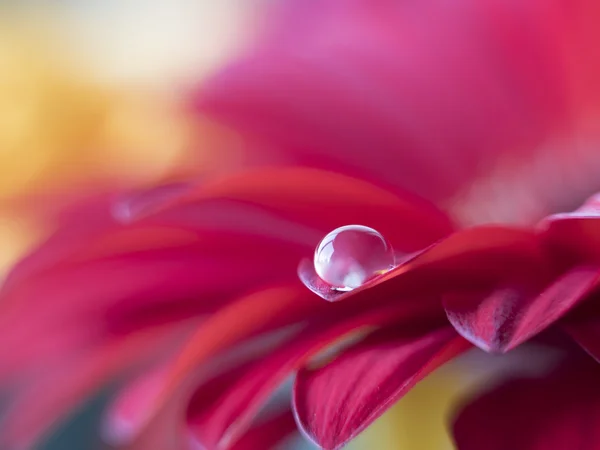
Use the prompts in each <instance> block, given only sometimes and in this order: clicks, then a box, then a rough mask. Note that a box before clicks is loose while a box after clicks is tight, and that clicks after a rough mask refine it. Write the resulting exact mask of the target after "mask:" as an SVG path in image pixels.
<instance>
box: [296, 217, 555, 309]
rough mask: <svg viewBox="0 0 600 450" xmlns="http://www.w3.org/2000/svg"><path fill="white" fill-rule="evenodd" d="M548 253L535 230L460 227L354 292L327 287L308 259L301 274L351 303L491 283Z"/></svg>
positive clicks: (330, 296) (322, 291)
mask: <svg viewBox="0 0 600 450" xmlns="http://www.w3.org/2000/svg"><path fill="white" fill-rule="evenodd" d="M543 256H544V254H543V252H542V249H541V246H540V241H539V238H538V237H537V236H536V235H535V234H534V233H533V232H531V231H527V230H520V229H515V228H508V227H496V226H482V227H475V228H470V229H466V230H463V231H459V232H457V233H454V234H452V235H450V236H449V237H448V238H446V239H444V240H442V241H440V242H438V243H437V244H434V245H432V246H430V247H429V248H427V249H426V250H424V251H422V252H420V253H416V254H414V255H410V256H407V258H406V260H405V262H403V263H402V264H400V265H399V266H398V267H396V268H394V269H393V270H391V271H389V272H387V273H386V274H384V275H381V276H379V277H377V278H375V279H373V280H371V281H369V282H367V283H365V284H364V285H363V286H361V287H359V288H357V289H354V290H352V291H350V292H339V291H333V290H331V289H330V288H328V287H327V286H326V285H325V283H324V282H323V281H322V280H320V279H319V278H318V276H317V274H316V272H315V270H314V267H313V266H312V264H311V262H310V261H309V260H302V261H301V262H300V266H299V268H298V272H299V276H300V279H301V280H302V281H303V282H304V284H305V285H306V286H307V287H308V288H309V289H310V290H312V291H313V292H314V293H316V294H317V295H319V296H321V297H322V298H324V299H325V300H328V301H336V302H337V301H341V300H343V301H344V302H346V301H350V300H351V299H352V300H351V301H359V299H365V298H367V297H368V298H371V299H380V298H388V297H390V296H395V297H398V296H401V295H406V294H408V295H413V293H414V292H418V293H419V294H420V295H426V294H443V293H445V292H448V291H452V290H457V289H473V288H474V287H475V286H484V287H489V286H490V284H491V283H498V282H501V281H503V280H506V279H509V278H511V277H514V276H515V273H522V271H523V270H525V269H529V268H530V267H531V265H532V264H534V266H535V265H543V264H544V259H543ZM433 280H434V281H435V282H432V281H433Z"/></svg>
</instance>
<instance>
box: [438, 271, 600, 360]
mask: <svg viewBox="0 0 600 450" xmlns="http://www.w3.org/2000/svg"><path fill="white" fill-rule="evenodd" d="M533 270H535V269H533ZM528 275H533V274H528ZM532 278H533V277H532ZM530 281H531V282H532V283H535V279H532V280H530ZM599 282H600V268H599V267H576V268H574V269H571V270H569V271H568V272H567V273H565V274H563V275H561V276H560V277H558V278H557V279H556V280H554V281H552V282H551V283H550V284H548V285H546V286H545V287H543V288H542V289H539V288H538V287H537V286H536V285H535V284H533V285H529V286H527V285H526V286H520V285H515V286H506V287H504V288H502V287H500V288H493V289H492V290H491V292H490V291H487V292H486V291H473V292H471V293H458V294H454V295H447V296H446V297H445V300H444V305H445V308H446V313H447V314H448V319H449V320H450V322H451V323H452V325H453V326H454V327H455V328H456V330H457V331H458V332H459V333H460V334H461V335H462V336H463V337H465V338H466V339H468V340H469V341H471V342H472V343H473V344H475V345H477V346H478V347H480V348H481V349H483V350H485V351H488V352H506V351H509V350H512V349H513V348H515V347H516V346H518V345H519V344H521V343H523V342H525V341H527V340H528V339H529V338H531V337H532V336H534V335H536V334H537V333H539V332H540V331H542V330H544V329H545V328H547V327H548V326H549V325H551V324H553V323H554V322H556V321H557V320H559V319H560V318H562V317H563V316H564V315H565V314H566V313H567V312H568V311H570V310H571V309H572V308H573V307H575V306H576V305H577V304H578V303H579V302H581V301H582V300H583V299H584V298H585V296H586V294H588V293H589V292H591V291H592V290H593V289H594V288H595V287H597V286H598V283H599Z"/></svg>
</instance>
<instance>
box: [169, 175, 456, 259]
mask: <svg viewBox="0 0 600 450" xmlns="http://www.w3.org/2000/svg"><path fill="white" fill-rule="evenodd" d="M211 199H212V200H228V201H236V202H242V203H244V204H251V205H255V206H259V207H260V208H264V209H266V210H267V211H268V212H270V213H273V214H274V215H276V216H277V217H280V218H282V219H286V220H289V221H292V222H296V223H299V224H302V225H304V226H307V227H311V228H313V229H317V230H321V231H322V232H328V231H331V230H333V229H334V228H337V227H340V226H343V225H349V224H354V223H359V224H362V225H366V226H370V227H372V228H374V229H376V230H377V231H379V232H380V233H382V234H383V235H384V236H386V238H387V239H389V240H390V241H391V242H392V244H394V245H396V246H397V247H398V249H399V250H402V251H415V250H420V249H422V248H424V247H425V246H426V245H429V244H431V243H433V242H435V241H436V240H438V239H440V238H442V237H444V236H446V235H447V234H448V233H450V232H451V231H452V230H453V225H452V224H451V222H450V220H449V219H448V217H447V216H446V215H445V214H444V213H442V212H441V211H439V210H438V209H437V208H435V207H434V206H433V205H431V204H429V203H428V202H426V201H423V200H422V199H419V198H418V197H416V196H414V195H412V194H409V193H407V192H406V191H400V190H395V191H390V190H388V189H385V186H383V187H382V186H381V185H380V184H379V183H370V182H367V181H365V180H363V179H360V178H354V177H351V176H348V175H344V174H341V173H336V172H330V171H325V170H317V169H309V168H300V167H279V168H268V169H255V170H246V171H243V172H241V173H239V174H236V175H231V176H227V177H225V178H220V179H216V180H213V181H207V182H206V183H203V184H201V185H199V186H198V187H197V188H195V189H193V190H191V191H190V192H188V194H187V195H183V196H181V197H180V198H175V199H174V202H172V203H169V202H167V203H166V205H164V206H163V208H164V209H165V213H167V214H168V212H169V211H168V210H169V209H170V210H172V211H173V213H175V212H176V211H177V210H179V209H180V208H181V207H182V206H183V205H187V206H186V207H187V208H188V209H193V207H194V205H195V204H197V205H201V204H202V202H206V201H207V200H211ZM291 237H292V236H290V238H291Z"/></svg>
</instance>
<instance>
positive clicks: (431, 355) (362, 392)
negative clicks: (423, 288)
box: [293, 325, 470, 450]
mask: <svg viewBox="0 0 600 450" xmlns="http://www.w3.org/2000/svg"><path fill="white" fill-rule="evenodd" d="M407 326H408V331H407V329H404V330H403V329H402V326H399V327H397V328H395V329H386V330H382V331H380V332H376V333H374V334H373V335H371V336H369V337H368V338H367V339H366V340H365V341H363V342H362V343H360V344H358V345H357V346H355V347H351V348H350V349H349V350H347V351H346V352H344V353H342V354H341V355H340V356H338V357H337V358H335V359H334V360H333V362H331V363H329V364H327V365H326V366H324V367H322V368H318V369H306V370H303V371H301V372H300V373H299V374H298V376H297V378H296V383H295V386H294V397H293V401H294V409H295V413H296V416H297V420H298V423H299V425H300V426H301V427H302V429H303V430H304V432H305V433H306V434H307V435H308V437H309V438H310V439H311V440H312V441H314V442H315V443H317V444H318V445H319V446H320V447H322V448H324V449H327V450H333V449H338V448H340V447H342V446H343V445H344V444H345V443H346V442H348V441H349V440H350V439H352V438H353V437H355V436H356V435H357V434H358V433H360V432H361V431H363V430H364V429H365V428H366V427H367V426H368V425H369V424H370V423H371V422H372V421H374V420H375V419H377V418H378V417H379V416H380V415H381V414H383V413H384V412H385V410H387V409H388V408H389V407H390V406H391V405H392V404H393V403H394V402H395V401H397V400H398V399H399V398H401V397H402V395H404V394H405V393H406V392H408V390H409V389H410V388H411V387H412V386H413V385H414V384H415V383H417V382H418V381H419V380H420V379H421V378H423V377H425V376H426V375H427V374H428V373H429V372H431V371H433V370H435V369H436V368H437V367H438V366H440V365H441V364H443V363H445V362H446V361H448V360H449V359H452V358H453V357H455V356H456V355H457V354H459V353H461V352H463V351H465V350H466V349H468V348H469V347H470V344H469V343H468V342H466V341H465V340H464V339H462V338H460V337H457V336H456V334H455V332H454V330H452V329H451V328H446V329H440V330H437V331H434V332H430V333H427V334H420V335H419V336H417V337H415V336H414V335H411V330H410V328H411V327H410V325H407ZM412 332H413V333H414V330H412Z"/></svg>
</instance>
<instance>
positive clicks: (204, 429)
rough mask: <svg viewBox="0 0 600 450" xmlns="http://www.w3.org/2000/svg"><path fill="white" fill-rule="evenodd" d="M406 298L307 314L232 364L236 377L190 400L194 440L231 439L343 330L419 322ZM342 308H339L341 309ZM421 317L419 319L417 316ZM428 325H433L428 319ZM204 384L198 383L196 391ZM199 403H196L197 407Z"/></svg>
mask: <svg viewBox="0 0 600 450" xmlns="http://www.w3.org/2000/svg"><path fill="white" fill-rule="evenodd" d="M414 313H415V310H414V308H413V307H411V305H409V304H402V303H400V302H398V303H396V304H392V305H388V306H385V307H380V308H377V309H373V310H372V311H364V312H363V313H362V314H354V315H351V316H348V317H345V316H344V315H341V316H339V317H338V318H337V320H336V321H335V322H333V323H329V322H328V321H327V320H322V319H321V320H319V319H313V321H312V322H311V324H310V325H309V326H308V327H307V328H306V329H304V330H302V331H301V332H300V333H299V334H298V335H296V336H294V337H293V338H292V340H291V341H290V342H288V343H286V344H285V345H282V346H281V347H280V348H279V349H277V350H276V351H273V352H272V353H271V354H269V355H266V356H265V357H263V358H261V359H260V360H258V361H256V363H255V364H253V365H250V367H248V368H247V369H246V370H238V376H239V379H238V380H236V381H235V382H233V383H232V384H231V386H230V387H229V388H228V389H226V391H225V392H224V393H223V394H222V395H221V396H219V398H218V399H216V400H215V402H213V404H212V405H207V404H205V402H204V399H203V401H202V402H201V404H200V405H197V406H194V405H192V407H191V410H190V412H189V414H190V420H191V421H192V423H193V427H194V428H195V429H196V430H197V431H196V435H197V436H198V440H199V441H200V442H202V443H203V444H204V445H205V446H207V447H208V448H212V447H219V446H224V445H226V444H225V442H227V443H229V442H231V441H232V440H235V439H236V438H237V437H238V436H239V435H240V433H242V432H243V431H244V430H245V429H246V428H247V427H248V424H249V423H250V421H251V419H252V418H253V415H254V414H255V413H256V411H257V410H258V408H259V407H260V406H261V405H262V404H263V403H264V402H265V401H266V400H267V399H268V398H269V396H270V395H271V394H272V393H273V391H274V390H275V389H276V388H277V387H278V386H279V385H280V384H281V383H282V382H283V381H284V380H285V379H286V378H287V377H288V376H289V375H290V374H291V373H292V372H293V371H294V370H296V369H297V368H298V367H300V366H301V365H302V364H303V363H305V362H306V361H307V360H308V358H310V357H311V356H313V355H315V354H316V353H317V352H319V351H321V350H323V349H324V348H326V347H327V346H329V345H331V344H333V343H335V342H336V341H339V340H340V339H342V338H345V337H348V336H349V335H356V334H357V333H361V332H364V331H366V330H367V329H368V328H372V327H381V326H384V325H386V324H391V323H396V324H397V326H399V327H404V326H410V325H411V324H413V323H415V322H417V323H419V322H420V320H419V319H420V318H419V317H418V316H417V315H416V314H414ZM342 314H344V313H343V312H342ZM421 322H422V321H421ZM428 326H433V324H431V323H429V324H428ZM203 390H204V387H203V386H201V387H200V392H199V393H201V392H202V391H203ZM198 406H201V407H198Z"/></svg>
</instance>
